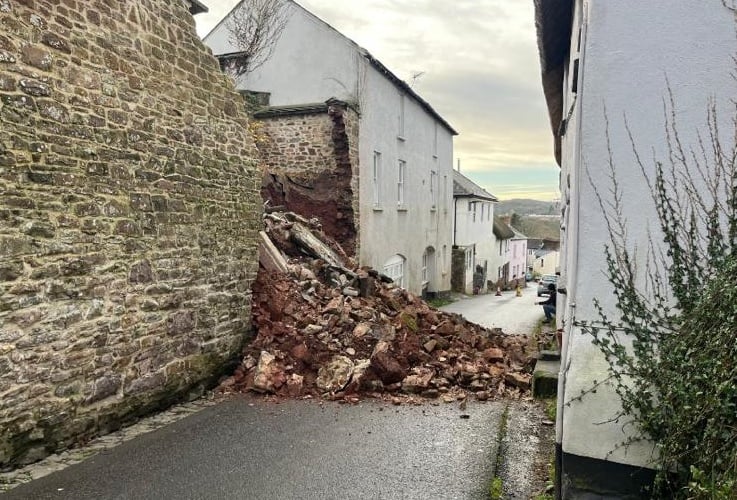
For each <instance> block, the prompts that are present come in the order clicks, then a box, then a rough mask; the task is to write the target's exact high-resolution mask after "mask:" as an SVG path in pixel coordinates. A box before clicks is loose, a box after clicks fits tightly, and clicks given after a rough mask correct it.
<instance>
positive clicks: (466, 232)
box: [453, 197, 496, 293]
mask: <svg viewBox="0 0 737 500" xmlns="http://www.w3.org/2000/svg"><path fill="white" fill-rule="evenodd" d="M470 203H475V204H476V213H475V215H474V211H473V209H472V207H470V206H469V204H470ZM453 204H454V207H455V217H454V219H453V221H454V223H455V227H454V229H453V233H454V235H455V239H454V242H455V244H456V245H458V246H461V247H466V246H472V245H473V246H474V248H475V258H474V262H473V265H472V267H471V270H470V273H468V272H467V273H466V293H472V292H473V273H474V271H475V269H476V265H480V266H481V267H484V265H486V268H487V275H486V279H487V280H489V279H491V280H493V281H496V267H494V262H495V260H494V250H495V248H496V236H494V203H493V202H491V201H489V200H484V199H481V198H475V197H456V198H455V199H454V200H453ZM482 207H483V209H482ZM484 286H486V284H484ZM481 291H485V288H484V289H483V290H481Z"/></svg>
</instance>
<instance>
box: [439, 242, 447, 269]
mask: <svg viewBox="0 0 737 500" xmlns="http://www.w3.org/2000/svg"><path fill="white" fill-rule="evenodd" d="M447 260H448V245H443V262H442V263H441V264H440V268H441V269H442V270H443V274H445V273H446V272H447V271H446V269H447V268H446V267H445V263H446V261H447Z"/></svg>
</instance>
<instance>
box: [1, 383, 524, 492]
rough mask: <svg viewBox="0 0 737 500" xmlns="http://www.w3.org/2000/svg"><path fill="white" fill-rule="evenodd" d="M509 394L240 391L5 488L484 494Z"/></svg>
mask: <svg viewBox="0 0 737 500" xmlns="http://www.w3.org/2000/svg"><path fill="white" fill-rule="evenodd" d="M508 404H509V403H508V402H506V401H495V402H488V403H477V402H469V403H468V407H467V408H466V409H464V410H460V409H459V407H458V405H457V404H437V405H423V406H409V405H403V406H392V405H390V404H388V403H382V402H378V401H364V402H361V403H360V404H358V405H355V406H353V405H338V404H337V403H324V404H319V403H317V402H309V401H285V402H282V403H279V404H275V403H269V402H266V401H264V400H263V399H257V398H249V397H236V398H233V399H232V400H228V401H225V402H223V403H220V404H217V405H216V406H212V407H209V408H205V409H204V410H201V411H199V412H197V413H195V414H193V415H190V416H188V417H186V418H184V419H182V420H179V421H176V422H174V423H171V424H169V425H167V426H165V427H163V428H160V429H158V430H155V431H153V432H149V433H147V434H143V435H140V436H138V437H136V438H134V439H132V440H130V441H127V442H124V443H123V444H121V445H119V446H116V447H114V448H112V449H110V450H106V451H103V452H101V453H99V454H97V455H94V456H92V457H90V458H88V459H86V460H85V461H83V462H81V463H78V464H76V465H72V466H70V467H68V468H66V469H63V470H61V471H58V472H55V473H52V474H50V475H48V476H45V477H42V478H40V479H36V480H34V481H31V482H30V483H27V484H24V485H21V486H18V487H17V488H14V489H12V490H10V491H8V492H7V493H5V495H2V498H4V499H7V500H11V499H28V498H33V499H36V500H42V499H75V500H85V499H102V498H104V499H137V500H146V499H152V500H153V499H156V500H160V499H163V500H166V499H172V500H174V499H177V500H180V499H232V498H248V499H250V498H254V499H271V498H273V499H292V498H294V499H297V498H298V499H304V500H309V499H320V500H324V499H341V500H342V499H484V498H488V488H489V484H490V481H491V478H492V475H493V471H494V466H495V463H496V452H497V449H498V446H497V445H498V443H497V441H498V439H499V432H500V427H501V421H502V415H503V414H505V408H506V407H507V406H508Z"/></svg>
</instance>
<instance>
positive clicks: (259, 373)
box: [253, 351, 287, 392]
mask: <svg viewBox="0 0 737 500" xmlns="http://www.w3.org/2000/svg"><path fill="white" fill-rule="evenodd" d="M286 379H287V377H286V375H285V374H284V371H283V370H282V369H281V367H280V366H279V364H278V363H277V362H276V356H274V355H273V354H271V353H269V352H268V351H261V356H260V357H259V359H258V365H256V372H255V373H254V376H253V389H254V390H256V391H259V392H276V390H277V389H279V388H280V387H281V386H283V385H284V382H286Z"/></svg>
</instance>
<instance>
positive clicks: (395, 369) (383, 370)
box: [371, 351, 407, 384]
mask: <svg viewBox="0 0 737 500" xmlns="http://www.w3.org/2000/svg"><path fill="white" fill-rule="evenodd" d="M371 368H372V369H373V370H374V372H375V373H376V376H377V377H378V378H379V380H381V381H382V382H383V383H384V384H394V383H397V382H401V381H402V380H403V379H404V377H406V376H407V370H405V369H404V368H403V367H402V365H401V364H400V363H399V361H397V359H396V358H394V357H393V356H392V355H391V354H389V353H388V352H387V351H379V352H375V353H374V354H373V355H372V356H371Z"/></svg>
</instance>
